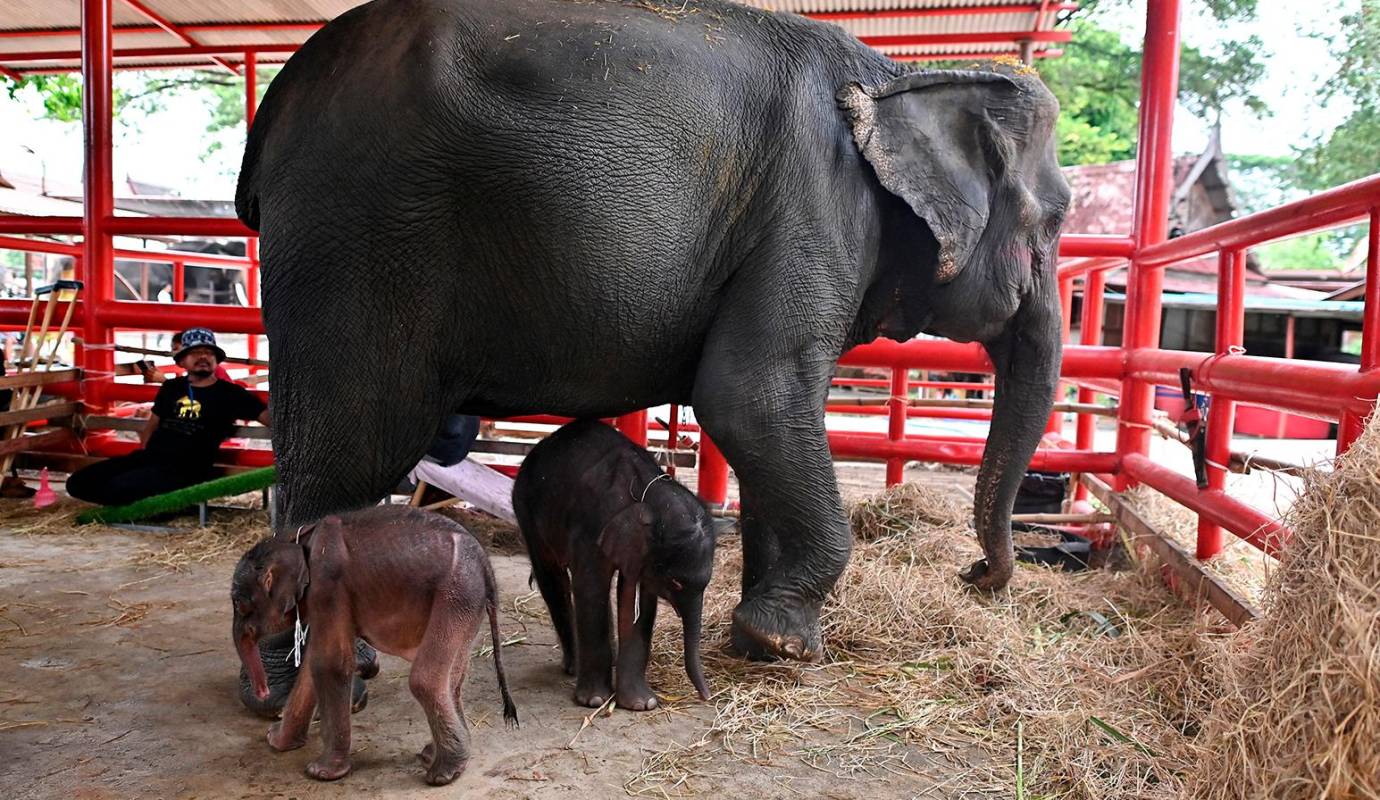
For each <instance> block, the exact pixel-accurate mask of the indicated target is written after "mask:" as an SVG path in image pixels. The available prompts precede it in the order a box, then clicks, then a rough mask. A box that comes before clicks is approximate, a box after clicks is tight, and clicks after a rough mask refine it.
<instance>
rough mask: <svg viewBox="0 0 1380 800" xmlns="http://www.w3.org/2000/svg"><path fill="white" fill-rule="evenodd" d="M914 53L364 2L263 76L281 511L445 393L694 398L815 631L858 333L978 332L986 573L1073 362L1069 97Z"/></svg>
mask: <svg viewBox="0 0 1380 800" xmlns="http://www.w3.org/2000/svg"><path fill="white" fill-rule="evenodd" d="M994 70H997V71H929V72H912V71H908V70H907V69H906V68H905V67H903V66H901V65H898V64H896V63H894V62H892V61H890V60H889V59H887V58H885V57H884V56H882V55H881V54H880V53H877V52H876V51H874V50H871V49H870V48H868V47H866V46H864V45H863V44H862V43H860V42H859V41H858V40H857V39H855V38H853V37H851V36H849V35H848V34H846V33H845V32H843V31H842V30H841V29H839V28H837V27H834V26H831V25H828V24H824V23H819V22H814V21H810V20H806V19H804V18H801V17H798V16H794V15H789V14H775V13H769V12H764V11H760V10H757V9H751V8H747V7H743V6H738V5H734V4H732V3H727V2H717V1H716V0H688V1H687V0H649V1H648V2H638V3H625V2H616V1H609V2H591V3H569V2H562V1H560V0H375V2H372V3H368V4H366V5H363V6H360V7H358V8H355V9H354V10H352V11H350V12H348V13H346V14H343V15H341V16H340V17H338V18H337V19H336V20H334V21H333V22H331V23H330V24H328V25H326V26H325V27H324V28H322V29H321V30H320V31H318V32H317V33H316V34H315V35H313V36H312V38H311V39H310V40H309V41H308V42H307V43H306V44H305V45H304V46H303V47H302V48H301V49H300V50H299V51H298V52H297V53H296V54H295V55H294V56H293V57H292V59H291V60H290V61H289V62H288V63H287V65H286V66H285V67H284V69H283V71H282V72H281V73H280V74H279V76H278V77H277V79H276V80H274V81H273V83H272V85H271V86H270V88H269V90H268V93H267V95H266V96H265V98H264V101H263V104H262V106H261V108H260V111H259V114H258V116H257V118H256V120H255V123H254V127H253V130H252V131H251V133H250V136H249V140H248V143H247V146H246V150H245V155H244V161H243V166H242V170H241V174H240V179H239V186H238V190H237V195H236V210H237V213H238V215H239V217H240V218H241V219H242V220H243V221H244V222H245V223H246V224H247V225H249V226H250V227H251V228H254V229H256V230H258V231H259V233H260V235H261V237H262V238H261V246H262V250H261V256H262V262H263V293H264V300H263V314H264V323H265V326H266V328H267V334H268V338H269V341H270V343H271V346H272V350H273V356H274V383H273V395H272V404H271V405H272V413H273V444H274V449H275V451H276V454H277V459H278V466H279V470H280V476H281V477H280V488H281V489H282V492H281V495H280V499H281V502H282V503H283V508H282V514H280V520H281V521H282V524H283V525H284V527H285V528H286V529H289V530H290V529H293V528H295V527H296V526H298V525H300V524H302V523H304V522H308V521H310V520H313V519H316V518H319V517H321V516H322V515H324V514H328V513H332V512H336V511H342V510H346V509H350V508H354V507H358V506H361V505H365V504H368V503H370V502H373V501H375V500H376V499H377V498H379V497H381V496H382V495H383V494H384V493H386V492H387V491H388V490H389V489H391V488H392V487H393V486H394V485H396V484H397V482H398V479H399V478H400V477H401V476H402V475H403V474H404V473H405V472H406V471H407V469H408V468H410V467H411V466H412V465H413V464H415V463H416V462H417V460H418V459H419V458H420V457H421V455H422V453H423V452H425V450H426V447H427V444H428V442H430V441H431V439H432V438H433V436H434V435H435V433H436V432H437V426H438V424H439V423H440V421H441V420H442V419H443V417H445V416H446V415H447V414H450V413H465V414H479V415H488V416H507V415H515V414H526V413H534V412H546V413H552V414H560V415H564V416H570V417H608V416H614V415H618V414H623V413H627V412H630V411H633V410H635V409H640V408H645V407H649V406H654V405H659V404H663V403H681V404H684V403H691V404H693V406H694V408H695V413H696V416H697V418H698V419H699V420H700V422H701V424H702V425H703V428H704V430H705V431H706V432H707V433H708V434H709V435H710V436H711V437H713V439H714V441H715V442H716V443H717V444H718V445H719V447H720V448H721V449H722V450H723V452H724V454H725V455H726V456H727V458H728V461H729V463H730V464H731V465H732V467H733V468H734V470H735V471H736V473H737V475H738V478H739V481H740V484H741V490H742V506H743V521H742V525H743V541H744V565H743V576H742V592H743V596H742V601H741V603H740V604H739V605H738V607H737V608H736V609H735V611H734V617H733V644H734V646H735V647H736V648H737V649H738V650H739V651H740V652H742V653H744V654H746V655H748V656H752V657H769V656H784V657H790V658H797V659H812V658H815V657H818V656H819V655H820V653H821V641H820V631H819V622H818V617H819V610H820V605H821V603H822V602H823V600H824V597H825V594H826V593H827V592H828V591H829V590H830V589H831V588H832V587H833V585H834V583H835V581H836V580H837V578H838V576H839V575H840V573H841V572H842V570H843V569H844V567H845V565H846V564H847V561H848V557H849V552H850V547H851V536H850V532H849V529H848V522H847V518H846V516H845V514H844V511H843V506H842V502H841V499H840V496H839V492H838V488H837V485H836V482H835V477H834V472H833V464H832V462H831V459H830V453H829V445H828V440H827V437H826V434H825V426H824V412H825V399H826V396H827V392H828V388H829V384H830V377H831V375H832V374H833V370H834V367H835V365H836V363H837V360H838V358H839V356H840V354H842V353H843V352H844V351H845V350H846V349H847V348H849V347H852V346H854V345H856V344H859V343H863V342H867V341H871V340H872V339H874V338H877V337H880V336H886V337H890V338H893V339H897V340H905V339H909V338H911V337H913V336H915V335H916V334H917V333H919V332H922V331H923V332H928V333H932V334H937V335H942V336H945V337H948V338H951V339H955V340H958V341H965V342H966V341H977V342H981V343H982V344H983V345H984V347H985V348H986V350H987V352H988V353H989V354H990V356H991V359H992V361H993V363H994V365H995V368H996V385H997V396H996V407H995V409H994V411H993V419H992V425H991V434H990V438H989V446H988V447H987V450H986V452H985V454H984V457H983V462H982V467H981V470H980V474H979V477H978V480H977V486H976V502H975V509H974V514H975V525H976V529H977V533H978V537H979V539H980V540H981V543H982V546H983V549H984V552H985V554H986V558H985V559H983V560H982V561H979V562H978V563H976V564H974V565H973V567H972V568H971V569H970V570H969V571H968V572H967V573H966V578H967V579H968V580H970V581H971V582H973V583H974V584H976V585H977V586H979V587H982V588H985V589H999V588H1001V587H1003V586H1004V585H1005V584H1006V583H1007V581H1008V580H1009V578H1010V577H1011V573H1012V566H1013V556H1012V549H1011V540H1010V513H1011V508H1012V502H1013V500H1014V497H1015V493H1016V489H1017V486H1018V484H1019V482H1020V480H1021V477H1022V475H1023V474H1024V472H1025V469H1026V466H1027V465H1028V463H1029V461H1030V458H1031V456H1032V454H1033V453H1034V450H1035V447H1036V445H1037V443H1038V441H1039V438H1040V435H1041V432H1042V430H1043V427H1044V423H1045V420H1046V418H1047V416H1048V414H1049V412H1050V408H1051V404H1052V402H1053V397H1054V389H1055V384H1056V379H1057V376H1058V372H1059V363H1060V324H1059V308H1058V303H1059V301H1058V292H1057V290H1056V274H1055V257H1056V249H1057V245H1058V236H1059V229H1060V227H1061V225H1062V222H1063V218H1064V214H1065V211H1066V207H1067V205H1068V201H1069V190H1068V187H1067V185H1066V184H1065V182H1064V179H1063V177H1062V176H1061V175H1060V173H1059V169H1058V162H1057V160H1056V157H1055V138H1054V136H1053V131H1054V123H1055V118H1056V116H1057V114H1058V104H1057V101H1056V100H1055V99H1054V97H1053V95H1051V94H1050V92H1049V91H1048V90H1047V89H1046V88H1045V87H1044V85H1043V84H1042V83H1041V82H1040V80H1039V79H1038V78H1037V77H1035V76H1033V75H1031V74H1027V73H1026V71H1024V70H1021V69H1011V68H1005V67H996V68H994Z"/></svg>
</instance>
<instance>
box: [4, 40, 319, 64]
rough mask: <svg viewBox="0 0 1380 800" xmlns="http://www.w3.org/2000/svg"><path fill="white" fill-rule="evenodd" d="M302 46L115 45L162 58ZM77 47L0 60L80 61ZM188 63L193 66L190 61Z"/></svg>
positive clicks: (128, 54) (125, 53) (123, 53)
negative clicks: (75, 48)
mask: <svg viewBox="0 0 1380 800" xmlns="http://www.w3.org/2000/svg"><path fill="white" fill-rule="evenodd" d="M299 47H301V45H300V44H284V43H281V42H273V43H265V44H218V45H198V46H196V47H126V48H124V49H116V50H115V57H116V58H163V57H166V56H212V55H221V56H233V55H240V54H242V53H244V52H245V51H246V50H253V51H255V52H258V53H260V54H262V53H291V52H294V51H296V50H297V48H299ZM80 60H81V51H80V50H43V51H37V50H36V51H33V52H29V53H0V61H2V62H5V63H7V64H16V63H26V62H31V61H80ZM187 66H195V65H194V64H189V65H187Z"/></svg>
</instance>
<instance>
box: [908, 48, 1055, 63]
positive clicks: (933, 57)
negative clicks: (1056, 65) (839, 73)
mask: <svg viewBox="0 0 1380 800" xmlns="http://www.w3.org/2000/svg"><path fill="white" fill-rule="evenodd" d="M1063 54H1064V51H1063V50H1057V49H1049V50H1036V51H1035V53H1034V56H1035V58H1058V57H1059V56H1062V55H1063ZM883 55H885V56H887V57H888V58H890V59H891V60H892V61H902V62H910V61H990V60H991V59H993V58H997V57H998V56H1004V57H1006V58H1020V57H1021V51H1020V50H988V51H985V52H973V53H884V54H883Z"/></svg>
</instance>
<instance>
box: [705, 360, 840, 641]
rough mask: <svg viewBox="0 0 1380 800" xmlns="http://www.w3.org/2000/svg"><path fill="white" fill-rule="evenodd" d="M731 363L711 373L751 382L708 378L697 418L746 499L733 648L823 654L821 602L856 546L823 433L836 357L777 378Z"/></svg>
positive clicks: (795, 368)
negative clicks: (826, 395) (741, 576)
mask: <svg viewBox="0 0 1380 800" xmlns="http://www.w3.org/2000/svg"><path fill="white" fill-rule="evenodd" d="M732 364H733V362H732V361H731V360H730V361H729V362H727V363H717V364H714V365H713V366H711V367H709V368H708V370H707V371H710V372H714V373H717V374H718V375H720V376H723V377H725V378H727V376H731V375H737V376H748V375H751V376H752V378H751V379H750V380H745V379H743V378H742V377H740V378H739V379H737V380H730V379H724V380H719V379H713V378H711V379H707V380H702V381H701V382H699V383H698V384H697V386H696V390H695V415H696V417H698V418H699V420H700V422H701V424H702V425H704V427H705V429H706V430H707V431H708V432H709V435H710V436H712V437H714V441H715V443H716V444H718V445H719V447H720V448H721V449H722V450H723V452H724V455H725V456H726V457H727V459H728V462H729V463H730V464H731V465H732V466H733V469H734V471H735V472H736V473H737V475H738V481H739V484H740V485H741V486H742V487H743V492H744V496H745V497H746V498H747V502H748V507H747V508H746V509H745V511H746V512H747V516H748V523H747V524H746V525H745V527H744V531H743V536H744V562H745V563H744V594H743V600H742V602H741V603H739V605H738V607H737V608H736V609H735V610H734V612H733V644H734V647H735V648H736V649H737V650H738V651H739V652H740V653H742V654H744V655H746V656H748V657H750V658H767V657H784V658H793V659H799V660H806V661H810V660H815V659H817V658H819V657H820V655H821V654H822V653H823V646H822V642H821V637H820V626H819V613H820V607H821V606H822V605H823V603H824V597H825V595H826V594H828V592H829V590H830V589H832V588H833V586H834V583H835V582H836V581H837V580H838V577H839V575H840V574H842V572H843V569H844V567H845V566H847V564H848V555H849V551H850V549H851V545H852V539H851V536H850V534H849V529H848V520H847V518H846V517H845V515H844V513H843V504H842V502H841V500H840V498H839V492H838V486H837V483H836V480H835V476H834V469H833V462H832V460H831V458H830V455H829V442H828V438H827V436H826V435H825V430H824V393H825V392H826V391H827V388H828V380H829V375H830V374H831V373H830V366H831V364H832V362H829V361H828V359H823V358H822V359H820V362H819V363H818V364H811V365H808V366H805V367H804V368H800V367H802V365H800V364H799V363H795V364H792V366H791V368H783V369H780V370H778V371H777V372H776V373H775V374H764V373H763V369H762V365H760V364H752V365H749V364H741V365H738V366H732ZM705 371H706V370H705V368H703V367H702V374H703V373H704V372H705ZM816 373H818V374H816ZM758 536H762V537H763V538H761V539H757V538H756V537H758ZM759 573H760V574H759Z"/></svg>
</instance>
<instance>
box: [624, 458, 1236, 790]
mask: <svg viewBox="0 0 1380 800" xmlns="http://www.w3.org/2000/svg"><path fill="white" fill-rule="evenodd" d="M969 514H970V511H969V510H968V509H967V508H966V507H965V506H961V505H959V504H958V503H957V502H955V501H954V500H953V499H952V498H951V497H949V496H947V495H945V494H940V493H937V492H934V491H933V490H927V489H926V488H925V487H924V486H920V485H913V484H912V485H903V486H901V487H897V488H896V489H894V490H892V491H891V492H887V493H884V494H881V495H878V496H876V497H875V498H872V499H870V500H866V501H863V502H862V503H860V504H858V505H856V506H855V507H854V508H853V511H852V519H853V522H854V525H855V531H856V535H857V539H858V540H859V541H858V544H857V546H856V548H855V550H854V554H853V559H852V561H851V563H850V565H849V567H848V570H847V571H846V572H845V573H844V576H843V578H842V579H841V580H840V582H839V584H838V586H837V587H836V590H835V592H834V593H833V595H832V596H831V597H830V599H829V601H828V603H827V604H826V606H825V610H824V614H823V619H822V624H823V630H824V635H825V643H826V651H827V654H826V658H825V660H824V662H823V663H822V664H819V665H799V664H768V665H753V664H746V663H744V662H743V661H741V660H739V659H737V658H735V657H733V656H731V655H729V654H727V653H725V652H723V643H724V642H726V641H727V638H728V635H727V633H728V623H729V619H730V612H731V610H732V607H733V605H734V603H735V602H736V599H737V591H736V585H735V584H736V582H737V576H738V574H739V566H740V560H741V551H740V549H739V547H738V546H737V542H736V540H735V539H728V540H726V541H725V542H724V546H722V547H721V550H720V553H719V555H718V563H717V564H716V573H715V579H714V583H713V585H712V586H711V590H710V593H709V596H708V597H707V598H706V632H705V641H706V651H707V652H706V663H705V666H706V670H707V672H708V674H709V677H710V681H711V686H712V689H713V690H714V692H715V694H714V697H713V699H712V702H713V703H714V706H715V715H714V719H713V721H712V722H711V723H710V725H709V727H708V730H707V731H705V732H704V735H703V737H702V738H701V739H700V740H699V741H697V742H694V743H692V744H691V745H689V746H688V747H678V748H674V749H672V750H668V751H664V752H661V753H657V754H655V755H654V756H652V757H651V758H649V759H648V761H647V763H646V765H645V767H646V769H645V770H644V772H643V773H642V774H641V775H638V776H636V777H635V778H634V779H633V780H632V781H630V782H629V783H628V784H627V785H626V787H625V788H627V790H628V791H629V792H630V793H633V794H655V795H660V794H663V793H688V792H691V791H704V790H706V789H708V788H710V787H711V786H712V783H710V782H708V780H707V779H706V778H704V777H700V776H702V775H703V774H705V771H706V770H708V769H709V766H708V765H709V764H710V763H711V761H712V758H713V757H714V756H716V755H719V756H722V755H723V754H727V755H728V756H730V757H732V758H736V759H740V760H742V761H745V762H749V763H759V762H761V761H762V760H764V759H770V758H772V757H776V756H786V757H794V758H798V759H800V760H801V761H803V762H805V763H806V764H809V765H810V766H812V767H814V768H817V769H822V770H826V771H829V772H833V773H836V774H839V775H853V774H858V773H866V774H872V775H877V776H883V777H885V776H887V774H888V773H893V774H914V773H928V774H929V775H930V776H931V777H934V778H938V777H952V776H953V775H955V774H959V775H961V776H962V777H961V779H960V780H959V781H958V782H957V786H961V788H962V790H963V791H964V792H965V796H994V797H995V796H1000V797H1011V796H1013V795H1015V787H1016V786H1017V785H1018V783H1019V784H1020V785H1021V787H1022V792H1023V793H1024V796H1027V797H1042V798H1132V797H1135V798H1141V797H1147V796H1159V797H1170V796H1173V795H1175V794H1176V793H1177V792H1178V791H1179V789H1180V786H1181V783H1182V772H1183V768H1184V767H1185V766H1186V765H1187V764H1189V763H1191V757H1192V754H1193V753H1194V751H1193V748H1192V739H1193V737H1194V735H1195V733H1196V731H1197V724H1196V721H1197V720H1200V719H1202V718H1203V716H1204V715H1205V714H1206V711H1207V709H1208V707H1209V704H1210V700H1211V692H1210V691H1209V690H1208V689H1207V687H1206V686H1205V685H1204V683H1203V682H1202V670H1203V667H1204V659H1203V656H1204V653H1205V652H1206V651H1205V647H1204V641H1205V640H1206V639H1208V638H1211V637H1212V636H1213V635H1214V634H1212V633H1210V632H1209V631H1207V630H1206V627H1205V624H1204V620H1202V619H1199V618H1196V617H1195V616H1194V614H1193V612H1192V611H1190V610H1188V609H1187V608H1185V607H1183V606H1181V605H1179V604H1178V603H1176V602H1175V601H1174V600H1173V599H1172V598H1171V597H1170V595H1169V594H1168V593H1167V592H1166V591H1164V590H1163V589H1162V587H1161V586H1160V584H1159V582H1158V579H1157V578H1155V577H1152V576H1148V575H1145V574H1141V573H1134V572H1123V573H1113V572H1105V571H1096V572H1084V573H1061V572H1056V571H1053V570H1049V569H1046V568H1042V567H1035V566H1028V565H1021V567H1020V569H1019V571H1018V573H1017V575H1016V578H1015V579H1014V580H1013V581H1012V584H1011V588H1010V589H1009V590H1007V591H1005V592H1002V593H1000V594H998V595H997V596H995V597H988V596H983V595H980V594H978V593H975V592H972V591H970V590H968V589H967V588H966V587H964V586H963V584H961V583H960V582H959V581H958V579H957V578H956V574H957V573H958V572H959V570H960V569H962V568H963V567H966V566H967V565H968V564H969V563H970V562H971V561H972V560H973V559H974V558H976V557H977V556H978V555H979V550H978V548H977V545H976V542H975V541H974V539H973V537H972V535H971V533H970V532H969V531H968V517H969ZM674 627H675V626H674V625H664V626H661V628H662V630H660V631H658V638H657V643H656V648H657V653H656V657H655V667H654V677H653V681H654V683H655V685H658V686H660V687H662V688H663V691H667V692H669V693H670V694H673V695H675V694H679V695H682V696H684V695H688V694H689V690H688V686H687V681H686V679H685V678H684V676H683V674H682V673H681V657H680V642H679V631H678V630H674ZM690 702H694V701H693V700H691V701H690ZM1018 741H1019V747H1018ZM1018 757H1019V761H1020V763H1021V766H1020V767H1019V768H1018V766H1017V763H1018Z"/></svg>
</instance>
